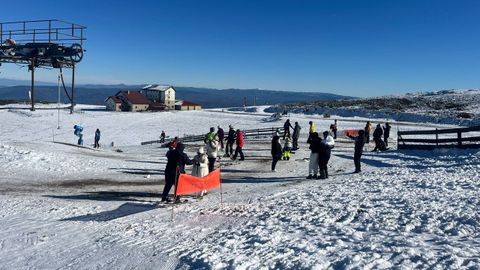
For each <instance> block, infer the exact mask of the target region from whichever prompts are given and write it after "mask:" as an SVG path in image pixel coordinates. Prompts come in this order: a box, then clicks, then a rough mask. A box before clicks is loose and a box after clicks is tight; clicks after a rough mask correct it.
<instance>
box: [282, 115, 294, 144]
mask: <svg viewBox="0 0 480 270" xmlns="http://www.w3.org/2000/svg"><path fill="white" fill-rule="evenodd" d="M290 128H292V129H293V126H292V124H290V119H287V121H285V124H283V139H284V140H285V137H286V136H287V135H288V137H290Z"/></svg>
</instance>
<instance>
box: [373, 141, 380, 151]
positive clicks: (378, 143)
mask: <svg viewBox="0 0 480 270" xmlns="http://www.w3.org/2000/svg"><path fill="white" fill-rule="evenodd" d="M373 141H374V142H375V148H374V149H373V151H377V150H380V143H381V142H382V139H380V138H374V139H373Z"/></svg>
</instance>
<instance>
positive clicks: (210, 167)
mask: <svg viewBox="0 0 480 270" xmlns="http://www.w3.org/2000/svg"><path fill="white" fill-rule="evenodd" d="M216 160H217V159H216V158H211V157H209V158H208V172H213V170H214V169H215V161H216Z"/></svg>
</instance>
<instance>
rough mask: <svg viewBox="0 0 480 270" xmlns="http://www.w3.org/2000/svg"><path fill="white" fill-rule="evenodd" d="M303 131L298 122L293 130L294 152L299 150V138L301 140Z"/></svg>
mask: <svg viewBox="0 0 480 270" xmlns="http://www.w3.org/2000/svg"><path fill="white" fill-rule="evenodd" d="M301 129H302V127H300V125H299V124H298V122H295V127H294V128H293V136H292V139H293V145H292V149H293V150H298V138H300V130H301Z"/></svg>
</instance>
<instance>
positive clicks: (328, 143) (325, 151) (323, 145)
mask: <svg viewBox="0 0 480 270" xmlns="http://www.w3.org/2000/svg"><path fill="white" fill-rule="evenodd" d="M334 146H335V141H334V140H333V137H332V136H330V134H329V133H328V131H325V132H323V139H322V141H321V142H320V145H319V147H320V150H319V151H318V166H319V167H320V176H319V178H320V179H325V178H328V161H329V160H330V156H331V153H332V148H333V147H334Z"/></svg>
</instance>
